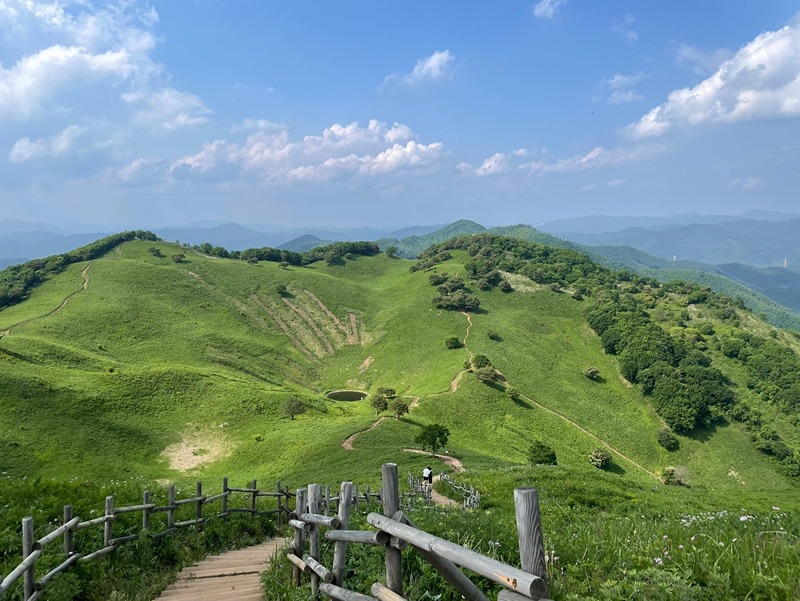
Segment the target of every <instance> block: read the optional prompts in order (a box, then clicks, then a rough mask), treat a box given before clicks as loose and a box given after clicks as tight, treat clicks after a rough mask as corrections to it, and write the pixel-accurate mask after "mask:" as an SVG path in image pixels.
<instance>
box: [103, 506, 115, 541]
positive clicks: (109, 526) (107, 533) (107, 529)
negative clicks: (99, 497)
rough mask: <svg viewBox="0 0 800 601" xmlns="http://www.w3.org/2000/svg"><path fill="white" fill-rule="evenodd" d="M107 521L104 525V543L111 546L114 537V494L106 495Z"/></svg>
mask: <svg viewBox="0 0 800 601" xmlns="http://www.w3.org/2000/svg"><path fill="white" fill-rule="evenodd" d="M105 515H106V523H105V524H104V525H103V545H104V546H106V547H110V546H111V539H112V538H114V533H113V532H112V530H113V529H114V496H113V495H109V496H107V497H106V513H105Z"/></svg>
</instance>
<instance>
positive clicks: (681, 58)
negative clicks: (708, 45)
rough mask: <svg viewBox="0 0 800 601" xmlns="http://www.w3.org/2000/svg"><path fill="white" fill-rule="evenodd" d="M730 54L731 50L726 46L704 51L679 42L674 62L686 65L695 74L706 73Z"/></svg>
mask: <svg viewBox="0 0 800 601" xmlns="http://www.w3.org/2000/svg"><path fill="white" fill-rule="evenodd" d="M732 55H733V52H731V51H730V50H728V49H727V48H717V49H716V50H709V51H705V50H701V49H700V48H697V47H695V46H692V45H690V44H681V45H680V46H678V50H677V51H676V57H677V58H676V62H677V63H678V64H679V65H686V66H688V67H689V68H691V70H692V71H693V72H694V73H696V74H697V75H708V74H709V73H713V72H714V71H716V70H717V69H718V68H719V66H720V65H721V64H722V63H724V62H725V61H726V60H728V59H729V58H730V57H731V56H732Z"/></svg>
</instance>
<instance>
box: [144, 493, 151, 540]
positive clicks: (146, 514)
mask: <svg viewBox="0 0 800 601" xmlns="http://www.w3.org/2000/svg"><path fill="white" fill-rule="evenodd" d="M142 503H143V504H144V505H149V504H150V491H149V490H146V491H144V494H142ZM149 529H150V510H149V509H147V507H145V508H144V510H143V511H142V530H149Z"/></svg>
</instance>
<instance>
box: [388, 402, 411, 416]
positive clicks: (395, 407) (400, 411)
mask: <svg viewBox="0 0 800 601" xmlns="http://www.w3.org/2000/svg"><path fill="white" fill-rule="evenodd" d="M408 411H409V406H408V403H406V402H405V401H404V400H402V399H395V400H393V401H392V413H394V416H395V418H397V419H400V418H401V417H403V416H404V415H405V414H406V413H408Z"/></svg>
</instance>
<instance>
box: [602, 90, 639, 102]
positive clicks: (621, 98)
mask: <svg viewBox="0 0 800 601" xmlns="http://www.w3.org/2000/svg"><path fill="white" fill-rule="evenodd" d="M642 100H644V96H642V95H641V94H639V93H638V92H635V91H634V90H624V91H623V90H615V91H614V92H612V93H611V95H610V96H609V97H608V103H609V104H627V103H629V102H641V101H642Z"/></svg>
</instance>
